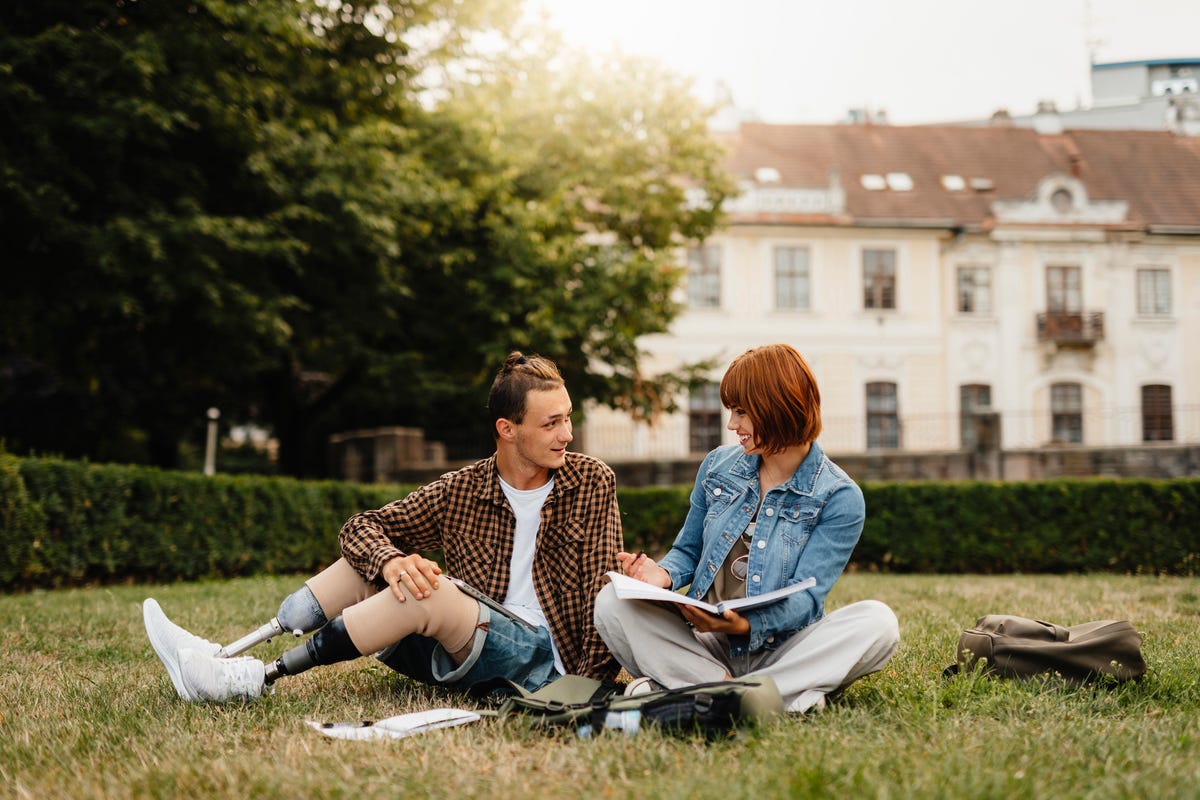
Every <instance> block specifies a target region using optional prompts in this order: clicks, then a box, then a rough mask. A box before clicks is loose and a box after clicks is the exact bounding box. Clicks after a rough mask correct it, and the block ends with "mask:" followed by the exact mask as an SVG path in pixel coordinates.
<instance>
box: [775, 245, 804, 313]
mask: <svg viewBox="0 0 1200 800" xmlns="http://www.w3.org/2000/svg"><path fill="white" fill-rule="evenodd" d="M775 307H776V308H782V309H806V308H808V248H807V247H776V248H775Z"/></svg>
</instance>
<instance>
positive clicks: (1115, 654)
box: [946, 614, 1146, 683]
mask: <svg viewBox="0 0 1200 800" xmlns="http://www.w3.org/2000/svg"><path fill="white" fill-rule="evenodd" d="M957 655H958V662H957V663H955V664H951V665H950V666H949V667H947V668H946V674H947V675H953V674H955V673H957V672H958V671H959V670H960V669H961V670H963V671H969V670H972V669H975V668H977V667H979V668H982V669H983V671H984V674H986V675H990V676H995V677H1000V678H1029V677H1033V676H1037V675H1059V676H1061V677H1062V678H1064V679H1066V680H1067V681H1070V682H1073V683H1083V682H1086V681H1090V680H1093V679H1096V678H1100V677H1104V676H1108V677H1110V678H1115V679H1116V680H1118V681H1127V680H1136V679H1138V678H1141V677H1142V676H1143V675H1144V674H1145V673H1146V662H1145V660H1144V659H1143V658H1142V636H1141V634H1139V633H1138V632H1137V631H1136V630H1134V627H1133V626H1132V625H1131V624H1129V623H1128V622H1126V621H1124V620H1115V619H1105V620H1099V621H1096V622H1085V623H1082V624H1080V625H1072V626H1070V627H1065V626H1063V625H1055V624H1054V623H1053V622H1043V621H1042V620H1037V619H1029V618H1027V617H1015V616H1011V615H1009V614H987V615H985V616H982V617H980V618H979V619H978V620H977V621H976V622H975V627H973V628H969V629H967V630H965V631H963V632H962V635H961V636H960V637H959V639H958V653H957Z"/></svg>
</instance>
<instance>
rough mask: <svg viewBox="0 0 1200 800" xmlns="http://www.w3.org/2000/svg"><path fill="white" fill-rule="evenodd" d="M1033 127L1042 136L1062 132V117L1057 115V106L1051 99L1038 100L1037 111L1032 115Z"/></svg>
mask: <svg viewBox="0 0 1200 800" xmlns="http://www.w3.org/2000/svg"><path fill="white" fill-rule="evenodd" d="M1033 129H1034V130H1035V131H1037V132H1038V133H1040V134H1042V135H1043V136H1046V135H1054V134H1059V133H1062V132H1063V124H1062V118H1061V117H1059V116H1058V107H1057V106H1055V105H1054V101H1053V100H1040V101H1038V105H1037V111H1036V112H1035V113H1034V115H1033Z"/></svg>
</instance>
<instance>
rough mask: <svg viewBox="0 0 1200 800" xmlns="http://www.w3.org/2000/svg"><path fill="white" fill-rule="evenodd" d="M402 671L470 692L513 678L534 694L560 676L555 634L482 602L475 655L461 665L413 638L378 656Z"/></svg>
mask: <svg viewBox="0 0 1200 800" xmlns="http://www.w3.org/2000/svg"><path fill="white" fill-rule="evenodd" d="M378 658H379V660H380V661H382V662H383V663H384V664H387V665H388V666H389V667H391V668H392V669H394V670H396V671H397V672H399V673H401V674H403V675H407V676H408V677H410V678H412V679H414V680H418V681H421V682H423V683H432V684H441V685H444V686H449V687H450V688H453V689H462V690H470V689H471V688H472V687H477V686H496V685H500V682H501V681H502V680H505V679H507V680H510V681H512V682H513V683H516V684H518V685H520V686H522V687H524V688H525V689H527V690H529V691H531V692H532V691H535V690H537V689H539V688H540V687H542V686H543V685H545V684H547V683H549V682H550V681H552V680H554V679H555V678H557V677H558V671H557V670H556V669H555V668H554V651H553V650H552V649H551V646H550V631H548V630H547V629H546V628H538V629H536V630H532V631H531V630H529V629H528V628H526V627H525V626H524V625H521V624H519V623H517V622H514V621H513V620H511V619H509V618H508V617H505V616H503V615H501V614H493V613H492V611H491V609H490V608H488V607H487V606H485V605H483V604H482V603H480V604H479V625H478V626H477V627H476V629H475V638H474V640H473V641H472V643H471V652H470V654H469V655H468V656H467V659H466V660H465V661H464V662H463V663H462V664H460V665H457V666H456V665H455V663H454V660H453V659H451V658H450V655H449V654H448V653H447V652H446V651H445V650H444V649H443V648H442V646H441V645H439V644H438V643H437V642H436V641H434V640H433V639H430V638H429V637H427V636H421V635H418V634H413V635H412V636H408V637H406V638H404V639H402V640H401V641H399V642H397V643H396V644H394V645H392V646H391V647H389V648H387V649H386V650H384V651H383V652H381V653H380V654H379V655H378Z"/></svg>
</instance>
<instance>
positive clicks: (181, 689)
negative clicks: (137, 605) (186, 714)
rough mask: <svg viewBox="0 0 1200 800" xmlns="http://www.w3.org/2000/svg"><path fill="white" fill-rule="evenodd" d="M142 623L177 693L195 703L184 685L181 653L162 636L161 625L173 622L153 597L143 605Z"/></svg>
mask: <svg viewBox="0 0 1200 800" xmlns="http://www.w3.org/2000/svg"><path fill="white" fill-rule="evenodd" d="M142 621H143V622H144V623H145V625H146V636H147V637H148V638H149V639H150V646H151V647H153V648H154V654H155V655H156V656H158V660H159V661H161V662H162V664H163V666H164V667H166V668H167V675H168V676H170V678H171V683H172V684H173V685H174V686H175V693H176V694H178V695H179V697H180V699H181V700H187V701H188V702H195V701H196V698H195V697H193V696H192V693H191V692H189V691H188V690H187V687H185V686H184V685H183V675H182V674H181V673H180V670H179V653H178V652H176V651H175V648H174V646H173V645H174V643H173V642H171V641H168V640H164V639H163V636H162V628H163V627H164V626H163V625H161V624H160V623H166V624H167V625H170V624H171V620H169V619H167V615H166V614H164V613H163V610H162V608H161V607H160V606H159V605H158V601H157V600H155V599H154V598H153V597H151V598H147V599H146V600H145V602H143V603H142Z"/></svg>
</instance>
